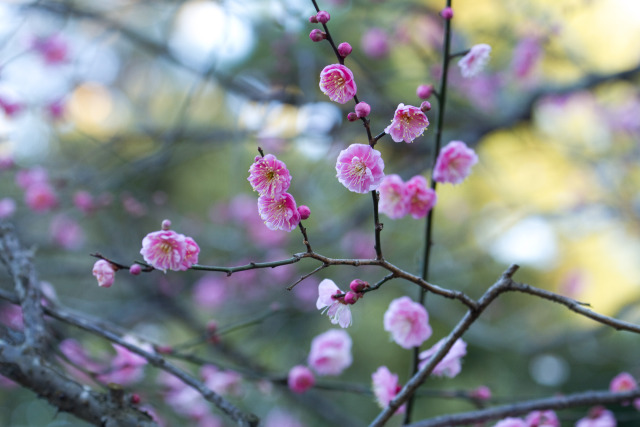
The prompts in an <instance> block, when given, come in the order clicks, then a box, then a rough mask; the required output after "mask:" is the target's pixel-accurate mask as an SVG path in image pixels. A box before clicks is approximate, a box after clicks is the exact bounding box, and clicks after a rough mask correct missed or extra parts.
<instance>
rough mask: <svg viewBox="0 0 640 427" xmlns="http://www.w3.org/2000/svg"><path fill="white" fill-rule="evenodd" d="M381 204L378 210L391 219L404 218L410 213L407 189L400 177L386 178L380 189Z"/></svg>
mask: <svg viewBox="0 0 640 427" xmlns="http://www.w3.org/2000/svg"><path fill="white" fill-rule="evenodd" d="M378 191H379V192H380V204H379V206H378V209H380V212H382V213H383V214H385V215H387V216H388V217H389V218H391V219H398V218H402V217H403V216H405V215H406V214H407V212H408V211H409V203H408V202H409V200H408V198H407V192H406V187H405V184H404V181H403V180H402V178H400V176H399V175H396V174H391V175H387V176H385V177H384V179H383V180H382V183H381V184H380V186H379V187H378Z"/></svg>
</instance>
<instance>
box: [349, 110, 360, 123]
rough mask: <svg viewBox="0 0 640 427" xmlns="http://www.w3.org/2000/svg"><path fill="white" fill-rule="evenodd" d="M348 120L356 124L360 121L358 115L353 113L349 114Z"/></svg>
mask: <svg viewBox="0 0 640 427" xmlns="http://www.w3.org/2000/svg"><path fill="white" fill-rule="evenodd" d="M347 120H349V121H350V122H355V121H356V120H358V115H357V114H356V113H354V112H351V113H349V114H347Z"/></svg>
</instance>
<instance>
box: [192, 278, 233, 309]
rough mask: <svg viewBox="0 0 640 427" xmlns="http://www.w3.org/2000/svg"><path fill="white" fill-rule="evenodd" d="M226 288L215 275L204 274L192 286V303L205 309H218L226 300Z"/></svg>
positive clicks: (225, 284) (226, 285)
mask: <svg viewBox="0 0 640 427" xmlns="http://www.w3.org/2000/svg"><path fill="white" fill-rule="evenodd" d="M227 287H228V284H227V283H225V282H224V281H223V280H222V279H221V278H220V277H219V275H217V274H212V273H210V274H205V275H204V276H202V277H201V278H200V279H199V280H198V281H197V282H196V284H195V285H194V286H193V293H192V299H193V302H194V303H195V304H196V305H197V306H199V307H201V308H205V309H212V308H217V307H220V306H221V305H222V304H224V303H225V301H226V299H227V293H228V292H227Z"/></svg>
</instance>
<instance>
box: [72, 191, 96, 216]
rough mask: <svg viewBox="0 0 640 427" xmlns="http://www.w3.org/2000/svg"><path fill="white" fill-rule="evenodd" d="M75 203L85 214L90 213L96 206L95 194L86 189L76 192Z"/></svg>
mask: <svg viewBox="0 0 640 427" xmlns="http://www.w3.org/2000/svg"><path fill="white" fill-rule="evenodd" d="M73 205H74V206H75V207H76V209H78V210H79V211H80V212H82V213H83V214H90V213H91V212H93V211H94V210H95V208H96V204H95V202H94V200H93V196H92V195H91V193H89V192H88V191H85V190H79V191H76V192H75V194H74V195H73Z"/></svg>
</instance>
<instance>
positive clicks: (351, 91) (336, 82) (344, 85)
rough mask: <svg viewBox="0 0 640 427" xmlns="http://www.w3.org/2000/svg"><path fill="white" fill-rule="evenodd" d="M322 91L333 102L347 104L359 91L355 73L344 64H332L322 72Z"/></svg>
mask: <svg viewBox="0 0 640 427" xmlns="http://www.w3.org/2000/svg"><path fill="white" fill-rule="evenodd" d="M320 90H321V91H322V93H324V94H325V95H327V96H328V97H329V98H330V99H331V100H332V101H335V102H339V103H340V104H345V103H347V102H348V101H350V100H351V99H353V97H354V96H355V94H356V91H357V90H358V88H357V86H356V82H355V80H354V79H353V73H352V72H351V70H350V69H348V68H347V67H345V66H344V65H342V64H331V65H327V66H326V67H324V69H323V70H322V72H320Z"/></svg>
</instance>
